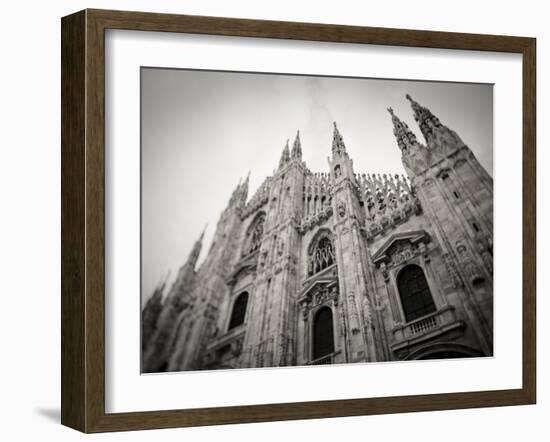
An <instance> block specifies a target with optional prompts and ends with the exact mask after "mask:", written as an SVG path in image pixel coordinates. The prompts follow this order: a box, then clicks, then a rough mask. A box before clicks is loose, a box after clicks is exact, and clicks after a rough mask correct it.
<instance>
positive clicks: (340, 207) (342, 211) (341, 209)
mask: <svg viewBox="0 0 550 442" xmlns="http://www.w3.org/2000/svg"><path fill="white" fill-rule="evenodd" d="M336 210H337V211H338V215H340V218H343V217H344V216H346V203H345V202H344V201H342V200H340V201H338V202H337V203H336Z"/></svg>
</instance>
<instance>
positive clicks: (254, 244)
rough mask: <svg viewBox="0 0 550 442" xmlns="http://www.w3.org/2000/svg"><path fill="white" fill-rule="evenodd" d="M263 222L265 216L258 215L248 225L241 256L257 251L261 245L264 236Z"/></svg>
mask: <svg viewBox="0 0 550 442" xmlns="http://www.w3.org/2000/svg"><path fill="white" fill-rule="evenodd" d="M264 221H265V214H263V213H262V214H260V215H259V216H258V217H256V219H255V220H254V222H252V224H251V225H250V227H249V228H248V230H247V232H246V240H245V247H244V249H243V256H244V255H249V254H251V253H254V252H255V251H257V250H258V249H259V248H260V246H261V245H262V238H263V236H264Z"/></svg>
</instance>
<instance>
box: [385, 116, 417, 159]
mask: <svg viewBox="0 0 550 442" xmlns="http://www.w3.org/2000/svg"><path fill="white" fill-rule="evenodd" d="M388 112H389V113H390V115H391V120H392V123H393V134H394V135H395V138H396V140H397V145H398V146H399V149H401V151H404V152H407V151H408V150H410V148H411V147H413V146H415V145H418V141H417V140H416V135H415V134H414V133H413V132H412V131H411V130H410V129H409V126H407V123H405V122H403V121H401V120H400V119H399V117H397V115H395V113H394V112H393V109H392V108H391V107H388Z"/></svg>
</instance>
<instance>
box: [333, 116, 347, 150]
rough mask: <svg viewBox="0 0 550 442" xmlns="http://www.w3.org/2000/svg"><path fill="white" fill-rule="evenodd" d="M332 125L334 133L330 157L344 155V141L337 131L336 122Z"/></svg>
mask: <svg viewBox="0 0 550 442" xmlns="http://www.w3.org/2000/svg"><path fill="white" fill-rule="evenodd" d="M333 124H334V132H333V135H332V155H333V156H334V155H336V154H338V155H342V154H343V155H346V145H345V144H344V139H343V138H342V135H341V134H340V131H339V130H338V126H336V121H335V122H333Z"/></svg>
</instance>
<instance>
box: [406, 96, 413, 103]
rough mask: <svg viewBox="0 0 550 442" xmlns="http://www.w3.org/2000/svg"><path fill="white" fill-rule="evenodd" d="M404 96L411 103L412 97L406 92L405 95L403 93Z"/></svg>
mask: <svg viewBox="0 0 550 442" xmlns="http://www.w3.org/2000/svg"><path fill="white" fill-rule="evenodd" d="M405 98H406V99H407V100H409V101H410V102H411V103H413V102H414V100H413V99H412V97H411V96H410V95H409V94H406V95H405Z"/></svg>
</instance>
